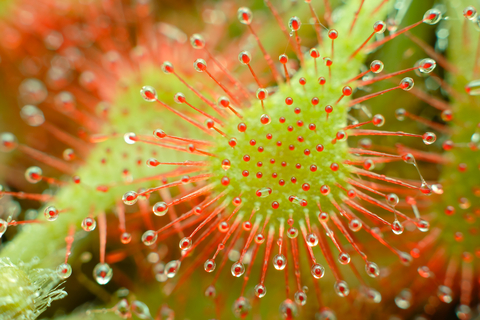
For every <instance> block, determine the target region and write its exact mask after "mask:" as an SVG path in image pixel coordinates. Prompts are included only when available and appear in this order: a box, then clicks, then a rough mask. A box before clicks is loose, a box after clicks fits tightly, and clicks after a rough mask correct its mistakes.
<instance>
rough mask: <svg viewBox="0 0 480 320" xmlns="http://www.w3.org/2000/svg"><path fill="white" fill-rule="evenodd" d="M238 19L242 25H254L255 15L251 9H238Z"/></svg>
mask: <svg viewBox="0 0 480 320" xmlns="http://www.w3.org/2000/svg"><path fill="white" fill-rule="evenodd" d="M237 18H238V21H240V23H241V24H247V25H248V24H250V23H252V18H253V13H252V11H251V10H250V9H249V8H246V7H241V8H238V11H237Z"/></svg>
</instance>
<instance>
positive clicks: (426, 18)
mask: <svg viewBox="0 0 480 320" xmlns="http://www.w3.org/2000/svg"><path fill="white" fill-rule="evenodd" d="M441 19H442V13H441V12H440V10H438V9H430V10H428V11H427V12H425V14H424V15H423V22H424V23H426V24H430V25H433V24H437V23H438V22H439V21H440V20H441Z"/></svg>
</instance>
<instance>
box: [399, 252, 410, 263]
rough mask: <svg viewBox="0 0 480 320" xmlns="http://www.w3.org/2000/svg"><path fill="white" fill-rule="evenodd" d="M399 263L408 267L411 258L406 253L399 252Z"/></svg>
mask: <svg viewBox="0 0 480 320" xmlns="http://www.w3.org/2000/svg"><path fill="white" fill-rule="evenodd" d="M400 262H401V263H402V264H403V265H405V266H409V265H410V263H412V256H411V255H409V254H408V253H406V252H400Z"/></svg>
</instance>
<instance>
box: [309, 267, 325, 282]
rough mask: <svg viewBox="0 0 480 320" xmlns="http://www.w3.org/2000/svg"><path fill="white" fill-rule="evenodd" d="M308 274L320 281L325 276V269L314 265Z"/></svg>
mask: <svg viewBox="0 0 480 320" xmlns="http://www.w3.org/2000/svg"><path fill="white" fill-rule="evenodd" d="M310 272H311V273H312V276H313V277H314V278H315V279H320V278H323V276H324V275H325V268H324V267H323V266H322V265H321V264H318V263H315V264H314V265H313V266H312V268H311V269H310Z"/></svg>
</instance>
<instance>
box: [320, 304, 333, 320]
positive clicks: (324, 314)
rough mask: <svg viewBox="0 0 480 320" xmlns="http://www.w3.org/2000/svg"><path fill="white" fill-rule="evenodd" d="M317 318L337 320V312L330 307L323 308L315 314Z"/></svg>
mask: <svg viewBox="0 0 480 320" xmlns="http://www.w3.org/2000/svg"><path fill="white" fill-rule="evenodd" d="M315 320H337V316H336V315H335V312H333V310H331V309H329V308H326V307H324V308H322V310H321V311H320V312H318V313H316V314H315Z"/></svg>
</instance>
